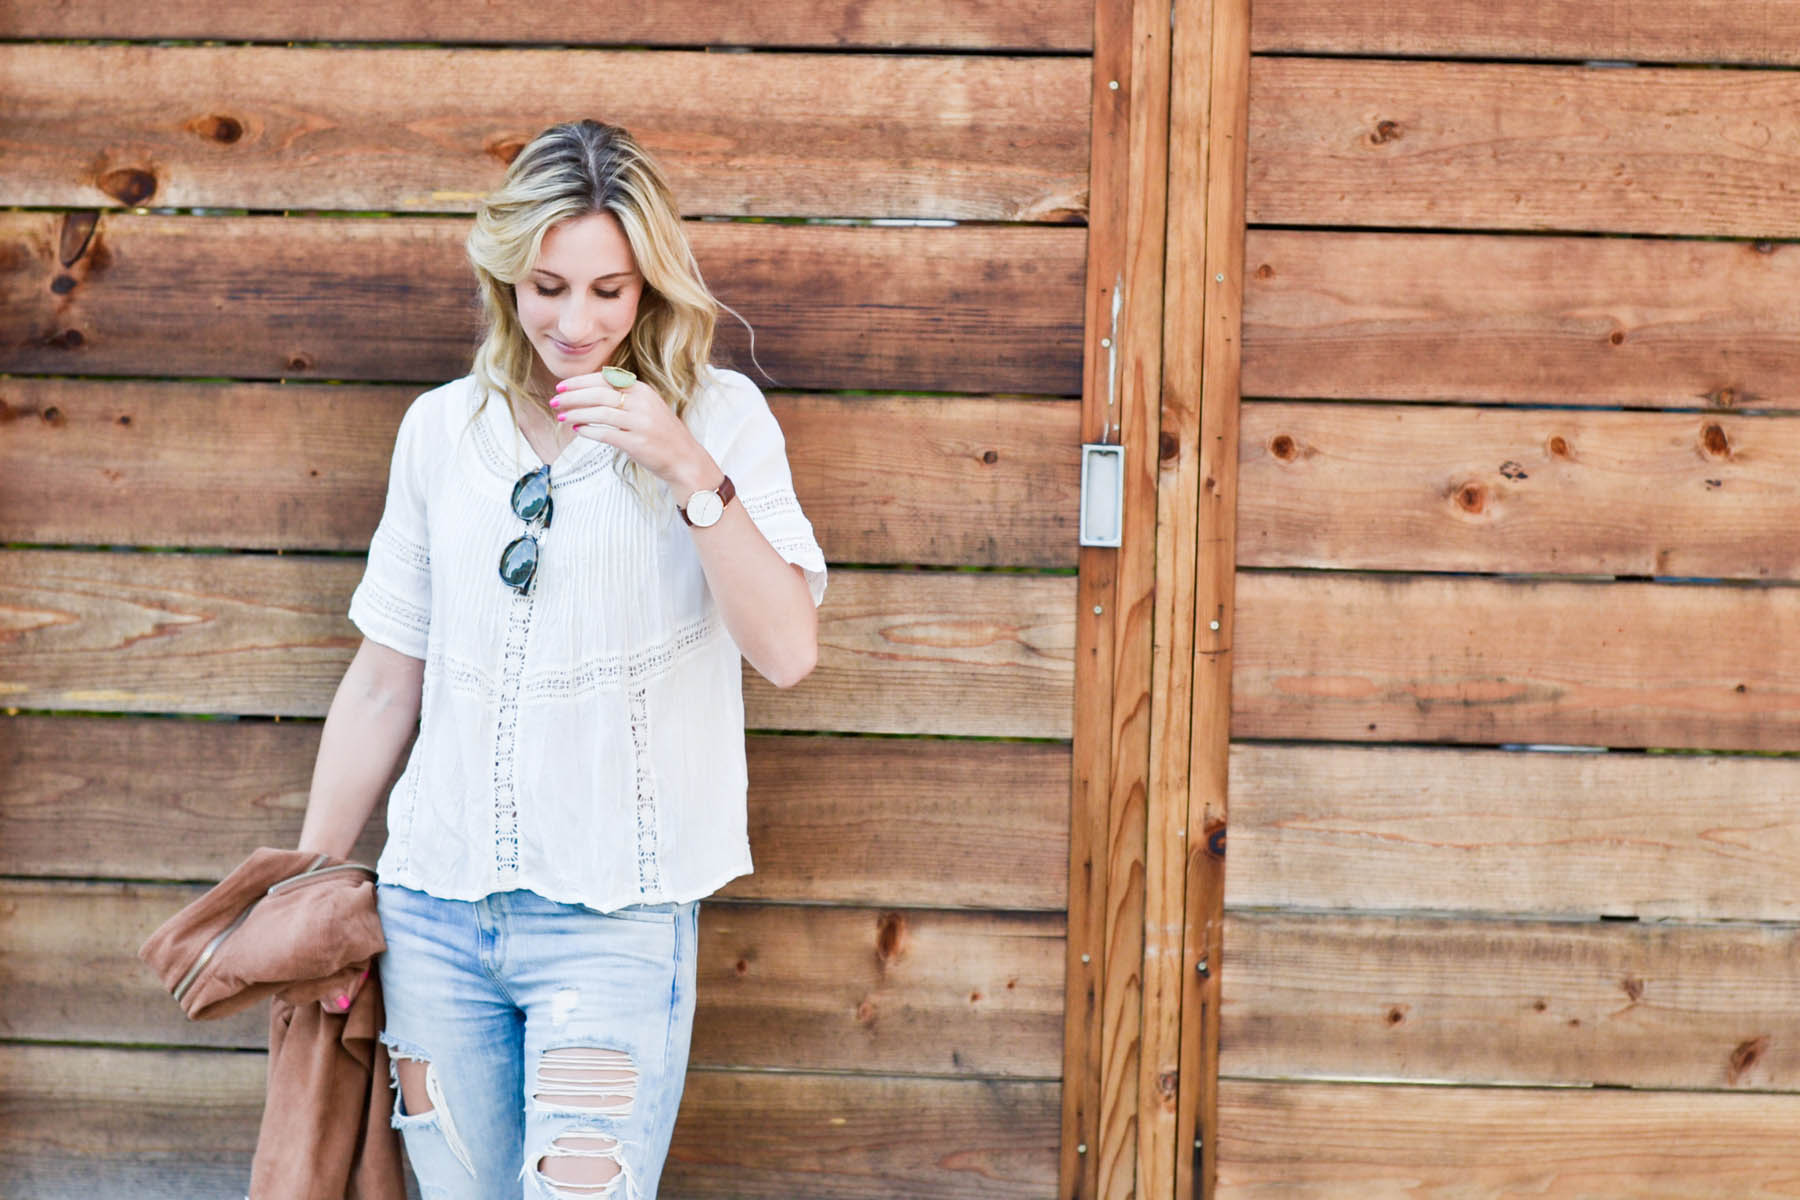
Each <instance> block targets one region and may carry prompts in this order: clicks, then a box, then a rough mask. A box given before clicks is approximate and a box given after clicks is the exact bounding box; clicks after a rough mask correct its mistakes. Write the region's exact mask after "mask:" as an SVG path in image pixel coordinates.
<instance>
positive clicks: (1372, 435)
mask: <svg viewBox="0 0 1800 1200" xmlns="http://www.w3.org/2000/svg"><path fill="white" fill-rule="evenodd" d="M1241 420H1242V430H1243V436H1242V441H1241V443H1240V454H1239V471H1240V473H1241V474H1240V494H1239V500H1238V561H1239V563H1240V564H1241V565H1244V566H1257V567H1349V568H1357V569H1366V570H1388V571H1396V570H1397V571H1404V570H1418V571H1486V572H1547V573H1556V574H1570V575H1575V574H1617V575H1656V576H1688V577H1693V576H1705V577H1713V578H1739V579H1793V578H1796V577H1800V542H1797V541H1796V540H1795V539H1794V538H1793V537H1791V536H1790V535H1791V532H1792V531H1793V529H1794V528H1795V526H1796V525H1800V422H1795V421H1793V420H1791V419H1789V418H1787V417H1786V416H1766V417H1737V416H1718V415H1714V414H1679V415H1677V414H1665V413H1646V412H1581V411H1567V410H1564V411H1556V410H1543V409H1533V410H1526V411H1519V410H1514V409H1467V408H1438V407H1435V406H1434V407H1421V406H1398V405H1362V404H1285V403H1275V402H1270V403H1257V404H1246V405H1244V407H1243V412H1242V417H1241Z"/></svg>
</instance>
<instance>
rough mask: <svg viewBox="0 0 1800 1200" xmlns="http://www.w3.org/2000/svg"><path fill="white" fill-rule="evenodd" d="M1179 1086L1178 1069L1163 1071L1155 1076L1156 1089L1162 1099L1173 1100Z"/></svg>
mask: <svg viewBox="0 0 1800 1200" xmlns="http://www.w3.org/2000/svg"><path fill="white" fill-rule="evenodd" d="M1180 1087H1181V1073H1180V1072H1179V1071H1163V1072H1161V1073H1159V1074H1158V1075H1157V1077H1156V1091H1157V1093H1158V1094H1159V1095H1160V1096H1161V1097H1162V1098H1163V1099H1164V1100H1173V1099H1174V1098H1175V1094H1176V1092H1177V1091H1179V1090H1180Z"/></svg>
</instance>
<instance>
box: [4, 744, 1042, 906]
mask: <svg viewBox="0 0 1800 1200" xmlns="http://www.w3.org/2000/svg"><path fill="white" fill-rule="evenodd" d="M318 737H319V726H318V725H317V724H316V723H313V722H300V723H291V722H282V723H278V724H270V723H268V722H262V721H246V722H237V721H182V720H176V721H167V720H153V719H145V718H124V719H113V718H82V717H28V716H19V717H11V718H5V719H0V874H4V875H21V876H23V875H34V876H52V877H61V878H81V877H84V876H86V877H99V878H105V879H140V880H150V879H177V880H192V881H195V882H211V881H214V880H218V879H221V878H223V877H224V876H225V874H226V873H227V872H228V871H230V870H231V868H232V867H234V866H236V865H237V864H238V863H239V862H240V861H241V860H242V859H243V857H244V855H245V854H247V853H248V852H249V851H250V849H251V847H254V846H287V845H292V844H293V843H294V842H295V840H296V839H298V837H299V836H300V821H301V817H302V815H303V814H304V811H305V805H306V795H307V789H308V786H309V781H310V780H311V777H312V765H313V758H314V756H315V754H316V753H317V747H318ZM747 751H748V758H749V768H750V806H749V807H750V845H751V849H752V851H753V852H754V855H755V860H756V872H755V873H754V874H752V875H747V876H743V877H741V878H739V879H737V880H735V881H734V882H732V883H731V884H729V885H728V886H727V888H726V890H725V892H724V894H725V895H726V896H731V897H735V898H738V899H758V900H774V901H811V902H823V903H861V904H891V905H911V906H945V907H965V908H1006V909H1013V910H1021V911H1043V912H1059V911H1061V910H1062V909H1063V906H1064V903H1065V901H1064V894H1065V887H1064V880H1063V872H1064V870H1065V869H1066V863H1067V858H1068V849H1067V846H1068V793H1069V751H1068V747H1067V746H1062V745H1054V744H1044V743H1030V742H983V741H963V740H949V741H945V740H938V739H914V738H904V739H888V738H842V737H831V736H808V737H787V736H774V735H758V736H753V737H751V738H750V739H748V745H747ZM384 836H385V826H384V825H383V823H382V818H381V817H380V815H379V814H378V815H377V816H376V818H375V820H374V821H372V822H371V824H370V826H369V828H368V830H367V831H366V832H365V834H364V836H363V839H362V841H361V842H360V843H359V844H358V846H357V848H356V853H355V856H356V857H359V858H361V859H362V860H363V861H365V862H374V861H375V858H376V857H377V856H378V855H379V854H380V852H381V843H382V840H383V837H384Z"/></svg>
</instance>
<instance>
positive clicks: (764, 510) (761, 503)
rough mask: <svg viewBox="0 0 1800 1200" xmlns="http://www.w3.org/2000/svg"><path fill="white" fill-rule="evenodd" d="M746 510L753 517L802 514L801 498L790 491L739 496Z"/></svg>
mask: <svg viewBox="0 0 1800 1200" xmlns="http://www.w3.org/2000/svg"><path fill="white" fill-rule="evenodd" d="M739 498H740V499H741V500H742V501H743V504H744V511H745V512H747V513H749V514H750V515H751V516H752V517H778V516H796V517H798V516H801V515H802V513H801V511H800V498H799V497H798V496H796V495H794V493H792V492H789V491H780V492H765V493H764V494H763V495H760V496H743V497H739Z"/></svg>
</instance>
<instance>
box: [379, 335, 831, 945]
mask: <svg viewBox="0 0 1800 1200" xmlns="http://www.w3.org/2000/svg"><path fill="white" fill-rule="evenodd" d="M479 400H480V393H479V390H478V388H477V387H476V384H475V381H474V379H473V377H466V378H463V379H459V380H457V381H456V382H454V383H449V384H446V385H444V386H443V387H440V388H436V389H434V390H432V391H429V392H427V393H425V394H424V395H423V396H420V397H419V398H418V399H417V400H415V401H414V402H413V404H412V407H411V408H410V409H408V410H407V413H406V416H405V419H404V420H403V421H402V422H401V425H400V433H399V436H398V438H397V439H396V442H395V447H394V459H393V469H392V473H391V475H390V479H389V484H388V496H387V507H386V509H385V510H384V511H383V513H382V517H381V524H380V526H379V528H377V530H376V531H375V535H374V538H373V539H372V540H371V543H370V547H369V561H368V566H367V568H366V570H365V572H364V574H363V579H362V582H361V584H360V585H359V586H358V587H357V589H356V592H355V594H354V595H353V596H352V597H351V601H350V620H351V621H352V622H353V623H354V624H355V625H356V626H357V628H358V629H360V630H361V631H362V633H363V635H364V636H366V637H368V638H369V639H371V640H372V641H376V642H379V643H381V644H382V645H384V646H388V647H390V648H392V649H394V650H398V651H399V652H401V653H402V654H407V655H411V656H412V657H414V658H420V659H423V660H424V662H425V678H424V691H423V695H422V699H421V706H420V717H419V736H418V739H417V741H416V742H415V743H414V744H413V750H412V755H411V757H410V758H409V759H408V760H407V764H406V769H405V772H404V773H403V774H402V775H401V777H400V781H399V782H398V783H397V784H396V785H395V787H394V790H393V792H392V794H391V795H390V797H389V799H388V841H387V847H386V849H385V850H384V851H383V853H382V855H381V860H380V863H379V864H378V869H379V871H380V874H381V878H382V881H383V882H387V883H396V884H400V885H402V886H405V887H410V888H416V889H418V890H420V891H424V892H428V893H430V894H432V895H434V896H441V897H444V898H446V899H461V900H472V899H478V898H480V897H482V896H485V895H489V894H491V893H494V892H503V891H511V890H513V889H518V888H526V889H529V890H531V891H534V892H537V893H538V894H539V895H541V896H544V897H546V898H548V899H551V900H558V901H562V902H565V903H574V904H583V905H587V906H588V907H591V908H595V909H599V910H602V911H609V910H611V909H615V908H620V907H623V906H626V905H630V904H645V903H663V902H668V901H685V900H692V899H698V898H700V897H702V896H705V895H708V894H710V893H711V892H713V891H715V890H716V889H717V888H719V887H720V886H722V885H723V884H724V883H726V882H727V881H728V880H730V879H732V878H734V877H736V876H738V875H742V874H745V873H747V872H748V871H749V870H750V845H749V839H748V836H747V833H746V820H745V807H744V800H745V796H744V793H745V770H744V706H743V694H742V678H743V676H742V664H741V656H740V654H739V651H738V648H737V646H736V644H735V643H733V642H732V640H731V636H730V634H729V633H727V631H726V630H725V627H724V624H723V622H722V621H721V620H720V617H719V613H718V609H717V606H716V605H715V604H714V603H713V599H712V596H711V594H710V592H709V591H708V590H707V587H706V579H705V575H704V574H703V573H702V571H701V568H700V560H699V557H698V555H697V553H696V552H695V549H694V544H693V537H692V534H691V533H690V532H689V531H688V528H687V526H686V525H685V524H684V523H683V522H682V520H681V518H680V516H679V514H677V513H676V511H675V508H674V500H673V498H671V497H669V496H668V495H667V494H666V493H665V492H664V491H663V489H662V488H661V486H660V485H658V484H653V485H652V488H653V490H654V491H655V492H656V494H657V501H658V503H657V504H656V506H655V507H654V508H652V507H650V506H649V505H646V504H645V502H644V501H643V500H642V499H640V497H639V496H638V494H637V493H636V491H634V490H633V488H632V486H631V483H630V482H629V480H628V479H627V478H626V477H625V476H624V475H623V474H622V473H621V472H620V470H619V469H618V467H619V463H618V461H617V452H616V451H614V450H613V448H612V447H610V446H603V445H601V444H600V443H597V442H593V441H590V440H588V439H586V438H577V439H576V440H575V441H574V442H573V443H571V445H570V446H569V447H568V448H566V449H565V450H564V451H563V452H562V454H561V455H560V456H559V457H558V458H557V460H556V461H555V462H554V463H552V464H551V470H550V488H551V495H552V499H553V503H554V506H555V507H554V514H553V519H552V523H551V527H550V528H549V529H548V530H544V531H540V532H539V533H538V540H539V565H538V573H537V577H536V579H535V581H534V582H533V584H532V587H531V591H530V594H529V595H519V594H518V593H516V592H514V591H513V590H512V589H510V588H508V587H507V586H506V585H505V584H504V583H502V582H501V580H500V577H499V573H498V566H499V560H500V552H501V549H502V548H503V547H504V546H505V545H506V544H507V543H508V542H510V541H511V540H512V539H513V538H515V537H517V536H519V534H520V533H522V532H524V530H525V525H524V523H523V522H522V521H520V520H519V518H518V517H516V516H515V515H514V514H513V512H512V507H511V495H512V488H513V484H514V483H515V482H516V481H517V480H518V479H519V477H520V476H522V475H524V474H526V473H527V472H528V471H531V470H533V469H535V468H536V467H537V466H538V465H539V460H538V458H537V457H536V455H535V454H534V453H533V451H532V450H531V448H530V446H529V445H528V444H527V443H526V441H525V439H524V438H523V436H522V435H520V434H519V432H518V430H517V429H516V428H515V427H514V425H513V423H512V417H511V414H510V413H509V411H508V409H507V406H506V403H505V401H504V400H503V399H501V398H500V397H492V398H490V399H489V400H488V402H487V403H486V404H485V405H481V404H480V403H479ZM688 424H689V427H690V428H691V429H692V430H693V431H694V434H695V436H696V437H698V438H699V440H700V442H701V444H702V445H704V446H705V447H706V448H707V450H708V451H709V452H710V453H711V454H712V456H713V458H714V459H715V460H717V461H718V463H719V465H720V466H721V467H723V468H724V471H725V473H726V474H728V475H730V476H731V479H732V482H733V483H734V484H735V485H736V487H737V493H738V496H739V498H740V500H741V502H742V503H743V505H744V508H745V511H746V512H748V513H749V514H750V516H751V518H752V519H753V520H754V521H755V523H756V525H757V527H758V528H759V529H760V530H761V531H762V533H763V535H764V536H765V537H767V538H768V539H769V542H770V544H771V545H773V546H774V547H775V549H776V551H777V552H778V553H779V554H780V555H781V556H782V558H784V559H785V560H787V561H788V562H790V563H793V564H795V565H797V566H799V567H800V568H801V569H802V571H803V572H804V574H805V576H806V581H807V585H808V587H809V588H810V589H811V591H812V597H813V602H814V603H815V604H817V603H818V602H819V601H820V599H821V598H822V597H823V596H824V592H825V558H824V555H823V554H822V553H821V551H820V549H819V545H818V542H817V541H816V540H815V538H814V536H813V531H812V525H811V523H810V522H809V521H808V520H807V519H806V516H805V514H804V513H803V512H802V511H801V509H800V504H799V502H798V500H797V499H796V498H795V496H794V488H793V480H792V476H791V474H790V472H789V468H788V463H787V454H786V446H785V443H784V441H783V439H782V435H781V430H780V427H779V426H778V425H777V424H776V422H775V418H774V415H773V414H772V413H770V411H769V406H768V403H767V402H766V401H765V400H764V399H763V396H762V393H761V392H760V391H759V390H758V389H757V387H756V385H755V384H753V383H751V382H750V381H749V380H748V379H746V378H745V377H744V376H743V375H740V374H738V373H737V372H735V371H722V370H714V371H712V372H711V375H710V378H709V382H708V386H707V388H706V389H705V390H704V392H703V393H702V394H701V396H700V397H698V398H697V400H696V401H695V404H694V406H693V408H692V410H691V411H690V413H689V416H688Z"/></svg>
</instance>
